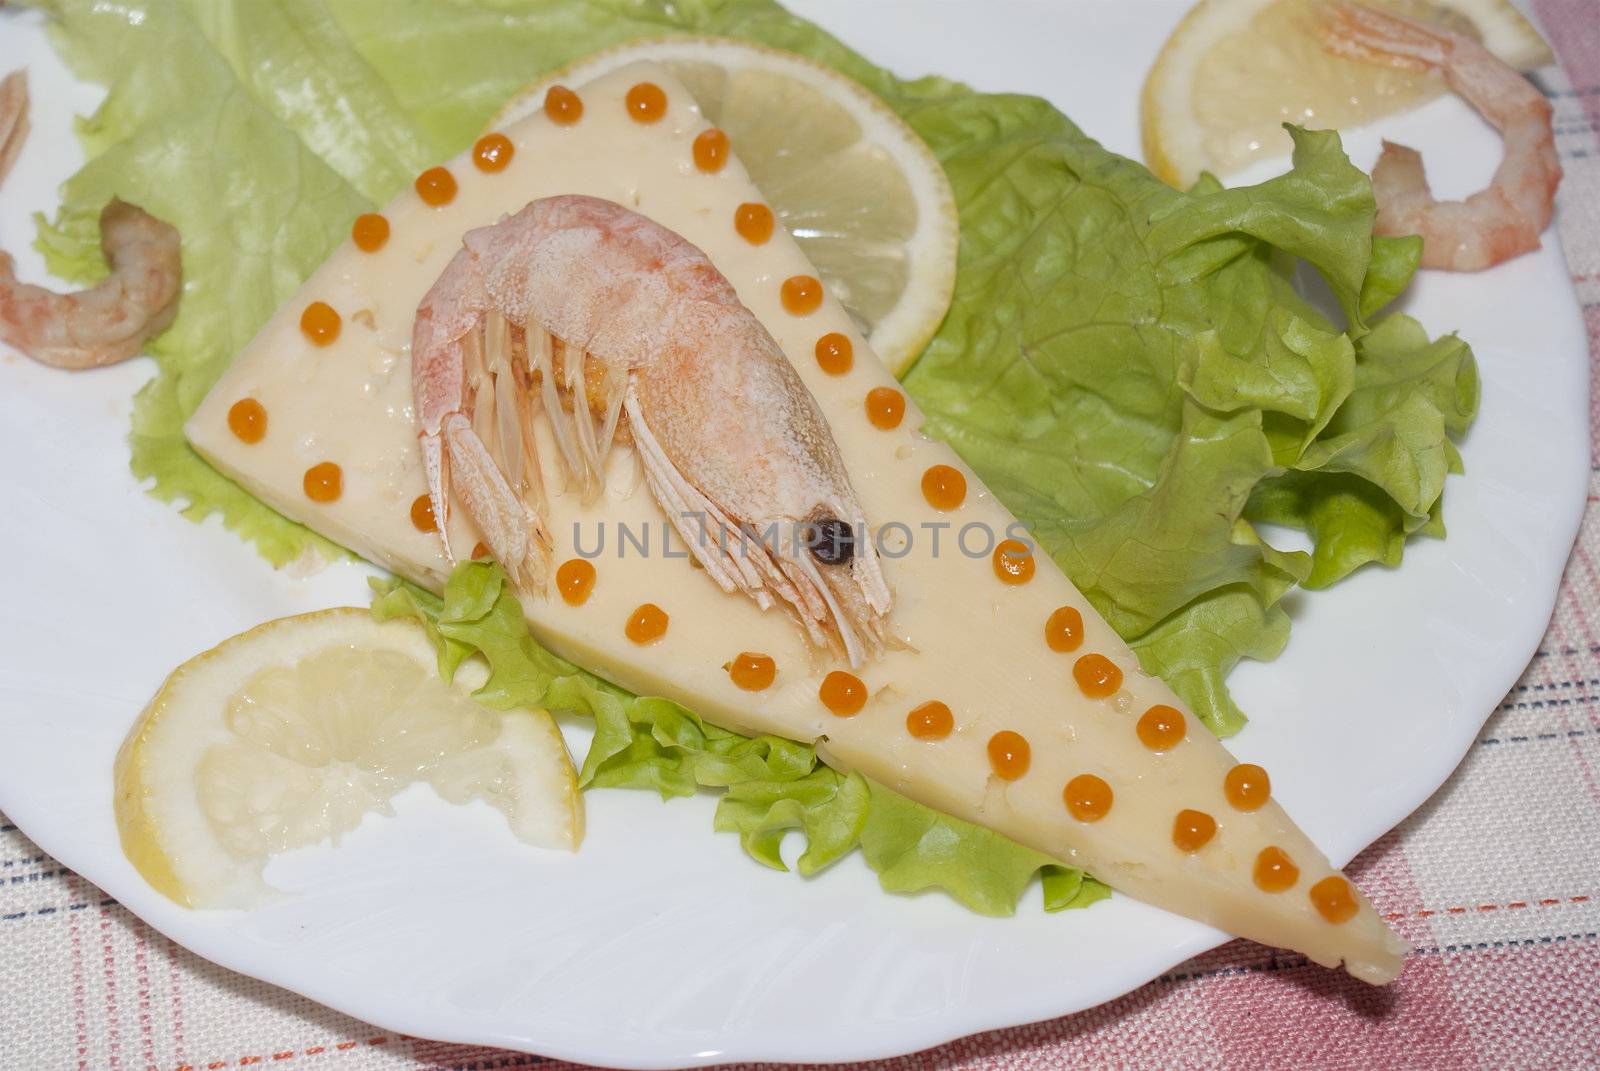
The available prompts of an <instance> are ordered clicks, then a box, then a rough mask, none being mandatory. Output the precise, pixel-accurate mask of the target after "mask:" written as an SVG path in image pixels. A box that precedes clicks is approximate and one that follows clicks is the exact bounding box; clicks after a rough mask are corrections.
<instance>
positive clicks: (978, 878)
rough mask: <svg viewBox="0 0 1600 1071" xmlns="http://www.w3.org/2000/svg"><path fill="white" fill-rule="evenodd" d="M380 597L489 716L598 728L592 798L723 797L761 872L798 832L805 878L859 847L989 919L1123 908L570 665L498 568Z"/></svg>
mask: <svg viewBox="0 0 1600 1071" xmlns="http://www.w3.org/2000/svg"><path fill="white" fill-rule="evenodd" d="M373 589H374V591H373V600H372V612H373V614H374V616H376V617H377V618H378V619H379V620H380V621H388V620H392V619H395V618H407V619H413V620H416V621H418V622H420V623H421V625H422V627H423V629H424V630H425V631H426V632H427V634H428V636H429V638H430V639H431V640H432V641H433V644H434V648H435V650H437V651H438V655H439V672H440V674H441V675H442V676H443V677H444V678H445V679H447V680H449V679H453V678H454V676H455V673H456V670H457V669H459V668H460V666H461V663H462V662H463V661H465V660H466V659H468V658H474V657H478V658H482V659H483V660H484V662H485V663H486V664H487V666H488V668H489V677H488V679H487V680H486V681H485V682H484V684H483V685H482V687H481V688H480V689H479V690H478V691H477V692H476V693H475V694H476V696H477V698H478V699H479V700H480V701H481V702H483V703H485V704H486V705H488V706H490V707H493V708H494V709H497V710H509V709H512V708H514V707H545V708H547V709H549V710H551V711H553V712H555V713H558V714H574V715H579V716H583V717H587V718H591V719H593V721H594V727H595V735H594V740H593V742H592V743H591V744H590V747H589V752H588V754H587V755H586V756H585V757H584V760H583V763H582V767H581V769H580V771H579V775H578V781H579V784H580V785H581V786H583V787H584V788H589V787H622V788H648V789H654V790H655V791H657V792H659V793H660V794H661V795H662V797H663V798H666V797H671V796H687V795H690V794H692V793H694V792H697V791H702V790H711V791H717V792H720V793H721V798H720V799H719V800H718V803H717V811H716V818H715V821H714V825H715V827H716V828H717V829H718V830H722V831H725V832H732V833H737V834H738V835H739V843H740V844H741V845H742V846H743V847H744V850H745V851H746V852H748V853H749V854H750V856H751V858H753V859H755V860H756V861H758V862H760V863H763V864H765V865H767V866H770V867H773V868H775V869H778V870H786V869H788V867H787V865H786V864H785V863H784V861H783V858H782V856H781V855H780V854H779V849H780V846H781V844H782V842H783V838H784V836H785V835H786V834H788V833H790V832H791V831H797V832H799V833H800V835H801V837H802V839H803V840H804V841H805V849H804V850H803V852H802V854H801V855H800V857H799V860H798V862H797V864H796V866H797V868H798V869H799V871H800V873H802V874H806V875H810V874H814V873H816V872H818V871H820V870H822V869H823V868H825V867H827V866H829V865H830V864H832V863H834V862H836V861H838V860H839V859H840V858H842V857H843V856H845V855H848V854H849V853H850V852H852V851H854V850H855V849H856V848H858V847H859V848H860V849H861V852H862V857H863V858H864V859H865V860H866V862H867V865H868V866H869V867H871V868H872V869H873V870H874V871H876V872H877V874H878V879H879V881H880V882H881V883H882V885H883V887H884V888H885V889H887V890H889V891H890V892H907V893H909V892H919V891H921V890H924V889H941V890H943V891H944V892H946V893H948V894H949V895H950V896H952V897H954V898H955V899H956V900H957V901H958V902H960V903H961V904H963V905H964V906H966V907H968V908H970V909H971V910H973V911H977V912H979V913H981V914H985V915H1009V914H1011V913H1012V912H1013V911H1014V910H1015V909H1016V905H1017V901H1018V900H1019V899H1020V898H1021V896H1022V893H1023V891H1024V890H1025V889H1026V888H1027V886H1028V885H1029V883H1030V882H1031V881H1032V880H1033V877H1034V875H1035V874H1039V875H1040V877H1041V880H1042V884H1043V888H1044V896H1045V907H1046V909H1047V910H1050V911H1059V910H1063V909H1065V908H1073V907H1086V906H1088V905H1089V904H1092V903H1094V902H1095V901H1096V900H1100V899H1103V898H1105V897H1106V896H1108V895H1110V891H1109V890H1108V889H1107V888H1106V887H1105V886H1104V885H1102V884H1101V883H1099V882H1097V881H1095V880H1094V879H1093V878H1089V877H1086V876H1085V875H1084V874H1083V873H1082V872H1081V871H1078V870H1075V869H1073V868H1071V867H1063V866H1060V865H1058V864H1057V863H1055V861H1054V860H1052V859H1051V858H1050V857H1049V856H1046V855H1044V854H1042V853H1040V852H1037V851H1034V850H1033V849H1031V848H1024V847H1022V846H1020V845H1018V844H1016V843H1014V842H1012V841H1009V840H1007V839H1006V838H1005V837H1002V836H1000V835H999V834H998V833H993V832H991V831H989V830H987V829H983V828H981V827H978V826H974V825H972V824H970V823H967V822H963V821H960V820H959V819H955V818H951V817H950V816H948V815H944V814H940V813H938V812H936V811H932V810H930V809H928V808H927V807H924V806H922V805H921V804H919V803H913V802H912V801H911V800H908V799H906V798H905V797H904V796H901V795H898V794H897V793H895V792H892V791H890V790H889V789H886V788H884V787H883V786H882V785H879V784H875V783H873V782H869V781H867V780H866V779H864V778H863V777H861V776H860V775H859V774H854V773H852V774H841V773H839V772H838V771H836V770H834V769H832V768H830V767H828V766H824V765H822V764H821V763H820V762H819V761H818V759H817V753H816V749H815V748H813V747H812V746H811V745H809V744H800V743H796V742H795V741H793V740H785V739H783V738H782V737H777V736H759V737H754V738H751V737H745V736H740V735H738V734H737V733H730V732H728V731H726V730H723V729H719V728H717V727H716V726H714V725H708V724H706V723H705V722H703V721H701V720H700V718H699V717H697V716H696V715H695V714H694V713H693V712H692V711H689V710H687V709H685V708H684V707H682V706H680V705H679V704H677V703H674V702H672V701H671V700H667V699H659V698H648V697H641V696H634V695H630V694H628V693H627V692H625V691H623V690H622V689H620V688H617V687H616V686H614V685H612V684H609V683H607V682H606V681H603V680H601V679H600V678H598V677H596V676H594V675H593V674H590V673H586V672H585V671H583V670H581V669H579V668H578V667H577V666H574V665H572V664H571V663H570V662H567V661H565V660H563V659H561V658H558V657H556V655H554V654H552V653H551V652H550V651H548V650H546V649H545V648H544V647H542V646H540V645H539V643H538V641H536V640H535V639H534V638H533V636H532V634H531V633H529V631H528V624H527V621H526V619H525V618H524V617H523V614H522V607H521V604H520V603H518V602H517V599H516V597H515V596H514V595H513V594H512V593H511V590H510V588H509V586H507V584H506V583H505V575H504V573H502V572H501V570H500V567H499V566H498V565H493V564H490V563H485V562H465V563H463V564H461V565H459V566H457V567H456V569H455V571H454V572H452V573H451V574H450V579H449V581H448V582H447V583H446V584H445V589H444V594H443V596H442V597H441V596H438V595H433V594H431V593H429V592H426V591H423V590H422V589H420V588H417V587H415V586H413V585H411V584H407V583H405V582H403V581H400V580H385V581H375V582H374V583H373Z"/></svg>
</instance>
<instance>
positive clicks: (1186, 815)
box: [1172, 807, 1217, 852]
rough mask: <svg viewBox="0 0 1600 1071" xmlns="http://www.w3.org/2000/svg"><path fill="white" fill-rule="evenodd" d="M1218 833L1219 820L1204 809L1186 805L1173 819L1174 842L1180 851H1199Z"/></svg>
mask: <svg viewBox="0 0 1600 1071" xmlns="http://www.w3.org/2000/svg"><path fill="white" fill-rule="evenodd" d="M1216 835H1217V820H1216V819H1215V818H1212V817H1211V816H1210V815H1209V814H1207V813H1206V812H1204V811H1192V810H1190V809H1189V808H1187V807H1185V808H1184V809H1183V810H1181V811H1179V812H1178V817H1176V818H1174V819H1173V820H1172V843H1173V844H1175V845H1177V846H1178V850H1179V851H1180V852H1197V851H1199V850H1200V849H1201V848H1204V847H1205V846H1206V845H1207V844H1209V843H1211V838H1212V837H1214V836H1216Z"/></svg>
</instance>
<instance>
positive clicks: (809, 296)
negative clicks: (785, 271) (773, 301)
mask: <svg viewBox="0 0 1600 1071" xmlns="http://www.w3.org/2000/svg"><path fill="white" fill-rule="evenodd" d="M779 296H780V297H781V298H782V299H783V307H784V308H785V309H788V310H789V312H790V314H791V315H794V316H805V315H807V314H808V313H813V312H816V311H817V308H818V306H820V305H821V304H822V283H820V282H819V281H817V278H816V276H813V275H791V276H789V278H787V279H785V280H784V281H783V287H782V289H781V290H780V291H779Z"/></svg>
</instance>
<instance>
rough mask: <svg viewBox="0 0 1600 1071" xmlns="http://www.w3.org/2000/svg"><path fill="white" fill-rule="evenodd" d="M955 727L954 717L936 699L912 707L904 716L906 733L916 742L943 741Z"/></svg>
mask: <svg viewBox="0 0 1600 1071" xmlns="http://www.w3.org/2000/svg"><path fill="white" fill-rule="evenodd" d="M955 727H956V719H955V715H954V714H951V713H950V708H949V707H948V706H946V705H945V704H944V703H941V702H939V700H937V699H930V700H928V701H927V702H926V703H923V704H921V705H920V706H915V707H912V708H911V713H909V714H907V715H906V732H908V733H910V734H911V735H912V736H914V737H916V738H917V739H918V740H943V739H944V738H945V737H947V736H949V735H950V731H951V730H952V729H954V728H955Z"/></svg>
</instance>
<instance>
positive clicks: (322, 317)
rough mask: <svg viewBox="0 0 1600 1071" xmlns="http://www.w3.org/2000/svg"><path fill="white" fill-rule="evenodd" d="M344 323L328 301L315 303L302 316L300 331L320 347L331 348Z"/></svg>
mask: <svg viewBox="0 0 1600 1071" xmlns="http://www.w3.org/2000/svg"><path fill="white" fill-rule="evenodd" d="M343 324H344V321H343V320H342V319H340V317H339V314H338V313H337V312H336V311H334V308H333V306H332V305H329V304H328V303H327V302H326V301H313V302H312V303H311V304H309V305H307V306H306V309H305V311H304V312H302V313H301V314H300V331H301V333H302V334H304V335H305V336H306V337H307V338H309V339H310V340H311V341H312V342H313V343H314V344H316V345H318V346H331V345H333V341H334V339H336V338H338V337H339V328H340V327H342V326H343Z"/></svg>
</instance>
